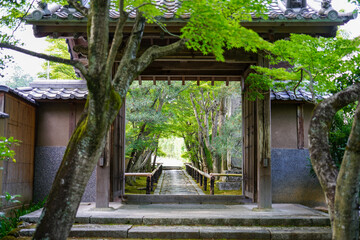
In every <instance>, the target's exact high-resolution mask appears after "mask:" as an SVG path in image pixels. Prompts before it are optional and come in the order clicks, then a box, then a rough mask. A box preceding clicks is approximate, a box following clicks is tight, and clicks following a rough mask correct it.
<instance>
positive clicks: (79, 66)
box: [0, 43, 88, 76]
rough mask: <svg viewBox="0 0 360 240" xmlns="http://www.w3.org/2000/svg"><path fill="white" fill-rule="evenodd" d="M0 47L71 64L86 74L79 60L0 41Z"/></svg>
mask: <svg viewBox="0 0 360 240" xmlns="http://www.w3.org/2000/svg"><path fill="white" fill-rule="evenodd" d="M0 48H6V49H11V50H14V51H17V52H20V53H24V54H27V55H30V56H33V57H37V58H41V59H45V60H48V61H51V62H57V63H62V64H66V65H71V66H74V67H76V68H77V69H78V70H79V71H80V72H81V74H82V75H83V76H87V74H88V71H87V69H86V68H85V66H84V65H83V64H82V63H80V62H79V61H75V60H69V59H65V58H60V57H54V56H50V55H46V54H43V53H37V52H33V51H30V50H27V49H24V48H21V47H17V46H14V45H11V44H8V43H0Z"/></svg>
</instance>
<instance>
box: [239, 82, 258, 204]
mask: <svg viewBox="0 0 360 240" xmlns="http://www.w3.org/2000/svg"><path fill="white" fill-rule="evenodd" d="M244 90H245V91H243V94H242V113H243V115H242V117H243V121H242V122H243V194H244V195H245V196H246V197H248V198H251V199H252V200H253V201H254V202H256V200H257V195H256V194H257V188H256V186H257V182H256V181H257V161H255V155H256V149H257V146H256V141H255V136H256V135H257V133H256V130H257V128H256V127H255V123H256V114H255V112H256V104H255V102H254V101H250V100H249V99H248V95H249V94H248V93H247V92H246V89H244Z"/></svg>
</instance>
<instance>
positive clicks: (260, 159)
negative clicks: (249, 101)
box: [256, 91, 272, 209]
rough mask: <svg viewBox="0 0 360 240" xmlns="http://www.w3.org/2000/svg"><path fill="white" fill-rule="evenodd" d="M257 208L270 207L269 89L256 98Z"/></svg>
mask: <svg viewBox="0 0 360 240" xmlns="http://www.w3.org/2000/svg"><path fill="white" fill-rule="evenodd" d="M256 106H257V107H256V109H257V113H256V114H257V123H256V125H257V126H256V127H257V139H256V142H257V144H256V145H257V178H258V180H257V188H258V191H257V193H258V208H260V209H261V208H271V207H272V189H271V135H270V127H271V122H270V91H268V92H267V93H265V94H264V99H261V100H260V99H257V100H256Z"/></svg>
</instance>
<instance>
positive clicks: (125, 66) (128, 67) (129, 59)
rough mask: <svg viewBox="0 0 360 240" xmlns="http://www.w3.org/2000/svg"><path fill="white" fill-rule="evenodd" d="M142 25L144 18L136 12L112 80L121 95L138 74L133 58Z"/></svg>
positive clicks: (143, 25)
mask: <svg viewBox="0 0 360 240" xmlns="http://www.w3.org/2000/svg"><path fill="white" fill-rule="evenodd" d="M144 27H145V18H144V17H143V16H142V14H141V13H138V14H137V16H136V20H135V23H134V26H133V29H132V30H131V35H130V38H129V39H128V42H127V44H126V47H125V52H124V54H123V56H122V59H121V62H120V65H119V67H118V69H117V70H116V74H115V76H114V78H113V80H112V84H113V85H114V86H115V89H116V90H117V91H121V92H120V95H121V96H123V97H125V96H126V92H127V89H128V88H129V86H130V84H131V83H132V81H133V80H134V78H135V77H136V76H137V74H138V73H137V71H136V69H137V61H136V60H135V59H136V55H137V52H138V49H139V46H140V42H141V39H142V36H143V32H144Z"/></svg>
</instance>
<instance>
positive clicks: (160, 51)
mask: <svg viewBox="0 0 360 240" xmlns="http://www.w3.org/2000/svg"><path fill="white" fill-rule="evenodd" d="M185 43H186V40H185V39H180V40H179V41H177V42H175V43H172V44H169V45H167V46H163V47H160V46H157V45H155V46H152V47H150V48H148V49H147V50H146V51H145V52H144V53H143V54H142V55H141V57H140V58H139V59H138V68H137V72H138V73H141V72H142V71H144V70H145V68H147V67H148V66H149V65H150V64H151V63H152V62H153V61H154V60H155V59H157V58H160V57H163V56H167V55H171V54H174V53H175V52H177V51H178V50H180V49H182V48H184V47H185Z"/></svg>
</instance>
